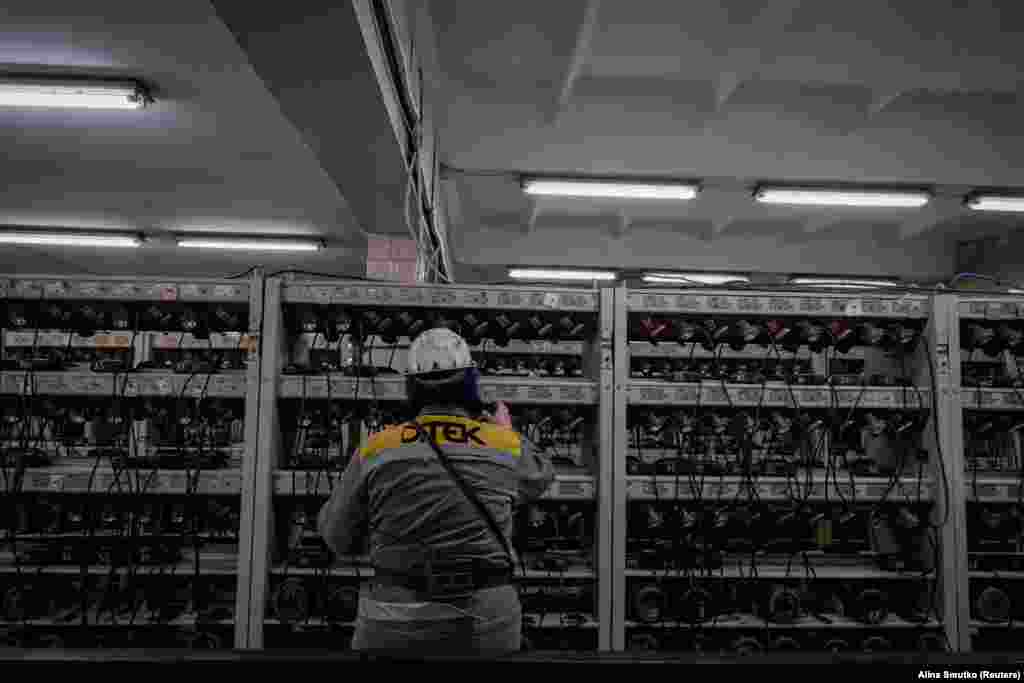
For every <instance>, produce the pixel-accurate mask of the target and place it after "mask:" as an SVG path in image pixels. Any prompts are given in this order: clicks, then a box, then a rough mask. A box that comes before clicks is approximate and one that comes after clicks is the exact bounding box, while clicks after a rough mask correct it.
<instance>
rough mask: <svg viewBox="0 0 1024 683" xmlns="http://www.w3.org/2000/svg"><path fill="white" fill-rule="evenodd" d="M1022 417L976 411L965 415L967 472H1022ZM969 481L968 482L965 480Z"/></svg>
mask: <svg viewBox="0 0 1024 683" xmlns="http://www.w3.org/2000/svg"><path fill="white" fill-rule="evenodd" d="M1022 435H1024V418H1021V417H1020V416H1016V415H1006V414H1002V415H1000V414H994V413H983V412H982V413H975V412H970V413H966V414H965V415H964V446H965V448H964V455H965V458H964V461H965V467H966V470H967V471H968V472H972V473H978V472H1005V473H1008V474H1019V473H1020V471H1021V463H1022V461H1021V448H1022V446H1024V442H1022V440H1021V439H1022ZM968 483H970V481H968Z"/></svg>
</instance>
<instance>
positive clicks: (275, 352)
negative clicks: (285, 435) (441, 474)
mask: <svg viewBox="0 0 1024 683" xmlns="http://www.w3.org/2000/svg"><path fill="white" fill-rule="evenodd" d="M612 303H613V291H612V290H611V289H605V290H593V291H587V290H579V289H561V290H560V289H541V288H529V287H487V286H459V285H440V286H438V285H392V284H388V283H379V284H378V283H366V282H344V281H339V282H332V281H303V280H296V279H291V278H288V279H280V278H270V279H268V280H267V282H266V298H265V301H264V325H265V326H264V336H263V349H262V355H263V361H262V364H261V378H260V385H261V387H262V392H261V394H260V399H259V400H260V406H261V407H260V420H259V421H260V423H261V425H262V430H261V432H260V436H259V445H258V447H257V452H258V457H257V459H256V460H257V466H256V474H255V485H254V500H255V501H257V502H256V505H255V509H256V513H255V515H254V523H253V530H254V536H253V541H252V545H253V549H254V554H253V561H252V577H253V578H252V589H251V590H250V600H249V605H248V607H249V612H248V621H249V630H248V636H247V647H249V648H262V647H264V634H263V624H264V623H265V620H266V603H267V598H268V597H269V594H270V576H271V573H272V566H271V552H272V544H273V529H272V525H273V518H274V517H273V515H274V513H273V510H274V507H275V506H274V498H275V495H276V492H277V490H278V479H279V476H280V473H279V472H278V470H277V463H278V462H280V456H281V445H282V444H281V438H280V407H279V404H278V399H284V398H290V397H291V398H298V397H300V396H302V397H305V398H306V399H307V400H311V399H312V400H315V399H324V398H327V397H330V398H331V399H332V400H333V399H345V398H349V399H351V398H355V397H358V398H359V399H360V400H367V401H369V400H371V395H372V396H373V399H372V400H390V401H396V400H401V399H402V398H404V395H405V384H404V380H402V379H401V378H391V377H383V378H376V379H374V380H373V382H372V384H373V387H372V388H373V392H372V393H371V390H370V389H371V387H370V384H371V382H370V380H367V379H356V378H349V377H342V376H330V377H329V378H328V377H324V376H314V377H309V376H285V375H282V374H281V369H282V368H281V358H282V357H283V355H284V354H283V350H284V344H285V341H286V340H285V331H284V320H283V307H284V306H286V305H288V304H321V305H323V304H334V305H346V304H347V305H369V306H401V307H405V308H420V307H422V308H429V309H432V310H437V309H444V308H452V309H459V308H466V309H471V310H475V311H480V310H504V311H572V312H589V313H593V314H595V315H596V317H597V323H598V325H597V328H598V329H597V334H596V335H595V337H594V338H593V339H592V340H591V341H589V342H584V343H583V344H582V345H581V344H579V343H577V342H569V343H559V344H552V343H544V342H538V343H530V344H527V343H517V344H515V346H516V348H514V349H509V350H508V352H513V351H519V352H528V353H541V354H543V353H559V352H566V351H577V350H578V351H581V352H582V355H583V358H584V367H585V368H586V372H585V374H586V379H584V380H564V379H553V378H521V377H516V378H495V377H484V378H482V380H481V391H482V393H483V396H484V399H485V400H487V401H498V400H501V401H505V402H507V403H509V404H532V405H573V404H575V405H588V406H594V408H595V409H596V411H597V426H596V427H597V428H596V430H595V433H594V435H593V438H594V441H595V445H596V446H597V450H598V452H597V465H598V470H597V471H596V472H594V473H593V476H592V477H591V476H583V475H580V476H576V475H570V476H560V477H559V479H558V480H556V483H555V485H554V486H553V489H552V490H551V491H550V492H549V494H548V495H547V497H548V498H549V499H551V498H553V499H560V500H593V501H594V502H595V505H596V508H597V509H596V522H597V523H596V533H595V552H596V554H597V557H596V558H595V559H596V562H595V564H596V566H595V571H594V580H595V581H596V582H597V598H598V599H597V607H598V612H599V613H598V614H597V615H596V616H597V622H598V624H597V630H598V649H599V650H607V649H609V648H610V638H611V631H612V612H611V609H612V591H611V586H610V581H609V580H608V579H609V578H610V576H611V573H610V562H611V543H610V537H611V525H612V519H611V516H610V512H611V505H610V504H609V503H608V502H606V499H607V498H608V497H609V496H610V495H611V492H612V490H613V486H612V484H611V481H612V479H611V477H612V471H611V468H612V458H611V457H610V456H609V454H608V453H607V452H606V446H605V444H608V443H610V442H611V430H612V429H613V426H614V421H613V418H612V413H611V406H612V395H613V383H612V372H613V360H614V353H613V348H612V342H613V338H614V337H613V322H614V321H613V306H612ZM519 347H521V348H519ZM328 382H329V383H330V386H329V387H328ZM299 486H300V487H301V488H302V490H307V489H306V486H305V485H304V484H303V483H301V482H300V483H299ZM556 574H557V573H556ZM556 578H557V577H556Z"/></svg>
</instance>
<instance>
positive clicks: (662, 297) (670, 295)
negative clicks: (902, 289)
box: [628, 291, 931, 318]
mask: <svg viewBox="0 0 1024 683" xmlns="http://www.w3.org/2000/svg"><path fill="white" fill-rule="evenodd" d="M628 306H629V310H630V311H649V312H657V313H712V314H719V313H726V314H736V315H743V314H755V315H811V316H814V315H823V316H840V317H844V318H845V317H850V318H857V317H872V318H877V317H882V318H926V317H928V313H929V311H930V310H931V306H930V303H929V300H928V299H927V298H926V297H922V296H909V295H908V296H904V295H890V296H872V297H850V296H843V295H841V294H833V295H829V294H794V293H787V294H782V293H779V294H772V293H768V292H751V293H749V294H736V293H733V292H730V293H708V294H693V293H677V292H664V291H661V292H652V291H634V292H630V293H629V298H628Z"/></svg>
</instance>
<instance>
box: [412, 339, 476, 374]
mask: <svg viewBox="0 0 1024 683" xmlns="http://www.w3.org/2000/svg"><path fill="white" fill-rule="evenodd" d="M472 367H476V363H474V362H473V355H472V354H471V353H470V351H469V344H467V343H466V340H465V339H463V338H462V337H460V336H459V335H457V334H455V333H454V332H452V331H451V330H449V329H448V328H446V327H436V328H434V329H430V330H427V331H426V332H423V333H422V334H421V335H419V336H418V337H416V339H415V340H413V342H412V345H411V346H410V347H409V367H408V370H407V372H408V374H410V375H421V374H424V373H428V372H444V371H446V370H465V369H466V368H472Z"/></svg>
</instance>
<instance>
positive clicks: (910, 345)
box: [629, 316, 923, 353]
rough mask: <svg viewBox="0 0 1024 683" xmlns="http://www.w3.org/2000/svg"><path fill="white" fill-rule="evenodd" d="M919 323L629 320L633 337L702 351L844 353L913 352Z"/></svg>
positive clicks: (808, 320) (687, 318)
mask: <svg viewBox="0 0 1024 683" xmlns="http://www.w3.org/2000/svg"><path fill="white" fill-rule="evenodd" d="M922 328H923V325H922V324H920V323H917V322H912V321H894V322H872V321H864V322H853V321H849V320H832V321H823V320H810V319H782V318H779V319H769V320H758V319H724V318H719V319H715V318H694V317H678V318H660V317H658V318H656V317H641V316H636V317H634V318H633V319H632V320H631V321H630V331H629V338H630V340H631V341H645V342H650V343H652V344H658V343H660V342H675V343H677V344H684V345H685V344H698V345H699V346H701V347H702V348H704V349H705V350H706V351H715V350H716V349H717V348H718V347H720V346H723V345H724V346H727V347H729V348H731V349H733V350H734V351H742V350H743V349H745V348H746V347H747V346H749V345H758V346H762V347H764V348H769V347H777V348H780V349H782V350H784V351H787V352H790V353H796V352H797V351H798V350H799V349H800V348H802V347H805V346H806V347H808V348H809V349H810V350H811V352H812V353H820V352H822V351H824V350H825V349H827V348H834V349H835V350H836V351H837V352H839V353H847V352H849V351H850V350H852V349H853V348H854V347H857V346H873V347H879V348H883V349H887V350H890V351H898V352H905V353H906V352H911V351H913V350H914V348H915V347H916V346H917V342H918V340H919V339H920V337H921V330H922Z"/></svg>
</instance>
